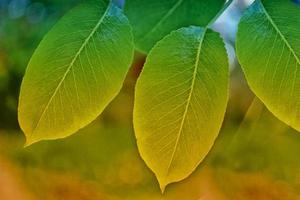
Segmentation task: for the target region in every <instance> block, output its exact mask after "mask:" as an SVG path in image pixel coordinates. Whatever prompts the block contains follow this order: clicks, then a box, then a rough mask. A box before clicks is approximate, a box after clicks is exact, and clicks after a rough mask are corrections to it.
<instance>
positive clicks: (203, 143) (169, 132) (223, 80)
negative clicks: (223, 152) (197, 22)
mask: <svg viewBox="0 0 300 200" xmlns="http://www.w3.org/2000/svg"><path fill="white" fill-rule="evenodd" d="M228 68H229V67H228V60H227V54H226V50H225V47H224V43H223V42H222V40H221V38H220V37H219V35H218V34H217V33H215V32H213V31H211V30H207V29H203V28H198V27H193V26H192V27H189V28H182V29H179V30H178V31H175V32H172V33H171V34H170V35H168V36H167V37H165V38H164V39H163V40H162V41H160V42H158V43H157V45H156V46H155V47H154V48H153V50H151V52H150V54H149V56H148V58H147V61H146V63H145V66H144V69H143V71H142V73H141V76H140V78H139V80H138V82H137V85H136V95H135V107H134V128H135V132H136V138H137V143H138V147H139V151H140V154H141V156H142V157H143V159H144V160H145V162H146V163H147V165H148V166H149V167H150V168H151V170H152V171H153V172H154V173H155V174H156V176H157V179H158V181H159V183H160V186H161V189H162V191H163V190H164V188H165V186H166V185H168V184H169V183H172V182H177V181H180V180H182V179H184V178H186V177H187V176H188V175H189V174H191V173H192V172H193V171H194V170H195V168H196V167H197V166H198V164H199V163H200V162H201V161H202V160H203V159H204V158H205V156H206V155H207V153H208V152H209V150H210V149H211V147H212V146H213V143H214V141H215V139H216V137H217V135H218V133H219V130H220V127H221V124H222V121H223V118H224V113H225V110H226V105H227V98H228V79H229V77H228V73H229V72H228Z"/></svg>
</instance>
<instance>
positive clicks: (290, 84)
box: [237, 0, 300, 131]
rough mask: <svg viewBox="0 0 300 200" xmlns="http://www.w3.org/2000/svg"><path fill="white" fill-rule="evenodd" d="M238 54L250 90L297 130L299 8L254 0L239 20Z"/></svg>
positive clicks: (299, 125) (281, 1) (285, 2)
mask: <svg viewBox="0 0 300 200" xmlns="http://www.w3.org/2000/svg"><path fill="white" fill-rule="evenodd" d="M237 55H238V59H239V61H240V63H241V66H242V68H243V70H244V73H245V75H246V78H247V81H248V83H249V85H250V87H251V89H252V91H253V92H254V93H255V94H256V95H257V97H258V98H260V99H261V100H262V102H264V104H265V105H266V106H267V107H268V109H269V110H270V111H271V112H272V113H273V114H274V115H275V116H277V117H278V118H279V119H280V120H282V121H283V122H285V123H286V124H288V125H290V126H291V127H293V128H295V129H296V130H298V131H300V69H299V68H300V7H299V6H297V5H296V4H294V3H292V2H291V1H288V0H264V1H261V0H256V1H255V2H254V3H253V5H252V6H251V7H250V8H249V9H248V10H247V11H246V12H245V14H244V16H243V18H242V19H241V22H240V25H239V30H238V36H237Z"/></svg>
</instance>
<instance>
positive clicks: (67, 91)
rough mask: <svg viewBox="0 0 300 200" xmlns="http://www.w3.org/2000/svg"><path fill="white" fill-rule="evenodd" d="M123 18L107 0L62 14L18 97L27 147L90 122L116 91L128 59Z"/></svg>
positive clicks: (129, 35)
mask: <svg viewBox="0 0 300 200" xmlns="http://www.w3.org/2000/svg"><path fill="white" fill-rule="evenodd" d="M133 49H134V47H133V36H132V33H131V27H130V25H129V22H128V20H127V19H126V17H125V16H124V15H123V14H122V13H121V11H120V10H119V9H118V8H117V7H116V6H114V5H113V4H112V3H110V2H109V1H106V0H99V1H89V2H86V3H83V4H81V5H79V6H77V7H76V8H74V9H72V10H71V11H70V12H69V13H67V14H66V15H65V16H64V17H63V18H62V19H61V20H60V21H59V22H58V23H57V24H56V25H55V26H54V27H53V28H52V30H50V32H49V33H48V34H47V35H46V36H45V37H44V39H43V40H42V42H41V43H40V45H39V46H38V48H37V50H36V51H35V53H34V55H33V56H32V58H31V60H30V62H29V64H28V67H27V71H26V74H25V77H24V79H23V83H22V86H21V94H20V100H19V123H20V126H21V128H22V130H23V131H24V133H25V135H26V138H27V145H30V144H32V143H34V142H38V141H40V140H45V139H57V138H64V137H67V136H69V135H71V134H73V133H74V132H76V131H77V130H78V129H80V128H82V127H84V126H86V125H87V124H89V123H90V122H91V121H92V120H94V119H95V118H96V117H97V116H98V115H99V114H100V113H101V112H102V111H103V109H104V108H105V107H106V106H107V105H108V103H109V102H110V101H111V100H112V99H113V98H114V97H115V96H116V95H117V94H118V92H119V91H120V89H121V87H122V84H123V81H124V79H125V76H126V73H127V71H128V69H129V66H130V64H131V61H132V58H133Z"/></svg>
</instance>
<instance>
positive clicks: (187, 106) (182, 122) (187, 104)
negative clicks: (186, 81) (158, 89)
mask: <svg viewBox="0 0 300 200" xmlns="http://www.w3.org/2000/svg"><path fill="white" fill-rule="evenodd" d="M206 31H207V28H205V29H204V31H203V33H202V35H201V36H202V37H201V38H200V41H199V46H198V49H197V56H196V62H195V65H194V72H193V79H192V84H191V89H190V92H189V96H188V99H187V103H186V106H185V110H184V113H183V116H182V120H181V123H180V127H179V131H178V134H177V138H176V143H175V146H174V150H173V152H172V156H171V160H170V163H169V165H168V168H167V176H168V174H169V172H170V167H171V165H172V163H173V160H174V157H175V153H176V151H177V148H178V144H179V140H180V137H181V134H182V131H183V126H184V123H185V120H186V117H187V113H188V110H189V107H190V103H191V99H192V95H193V92H194V88H195V82H196V77H197V72H198V66H199V61H200V54H201V48H202V44H203V40H204V37H205V34H206Z"/></svg>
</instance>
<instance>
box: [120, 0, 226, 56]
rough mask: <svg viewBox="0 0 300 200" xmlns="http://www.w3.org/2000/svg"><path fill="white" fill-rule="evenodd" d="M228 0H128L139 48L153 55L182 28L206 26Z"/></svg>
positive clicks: (127, 9)
mask: <svg viewBox="0 0 300 200" xmlns="http://www.w3.org/2000/svg"><path fill="white" fill-rule="evenodd" d="M224 3H225V0H209V1H207V0H168V1H165V0H151V1H149V0H126V4H125V13H126V15H127V16H128V18H129V21H130V22H131V24H132V25H133V34H134V37H135V44H136V48H137V49H138V50H140V51H142V52H145V53H147V52H149V50H150V49H151V48H152V47H153V46H154V45H155V43H156V42H158V41H159V40H161V39H162V38H163V37H164V36H166V35H167V34H169V33H170V32H171V31H173V30H177V29H179V28H181V27H185V26H190V25H198V26H206V25H207V24H208V23H209V22H210V21H211V20H212V19H213V18H214V17H215V16H216V14H217V13H218V12H219V11H220V10H221V8H222V6H223V5H224Z"/></svg>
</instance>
